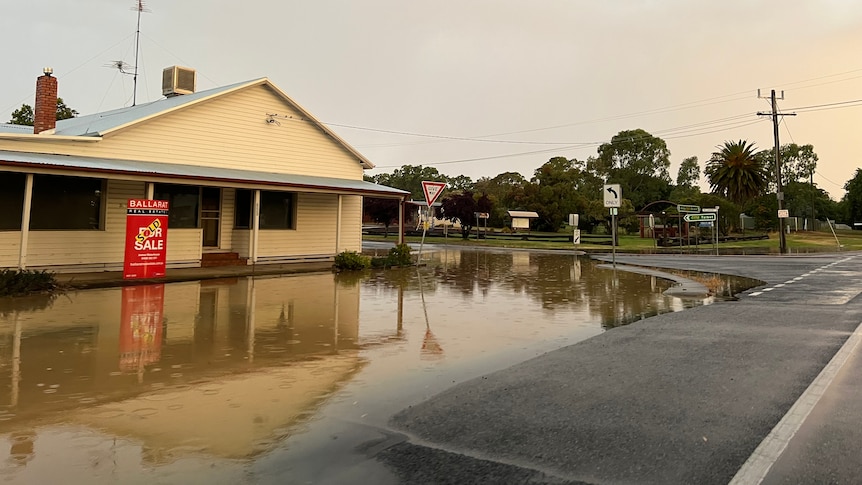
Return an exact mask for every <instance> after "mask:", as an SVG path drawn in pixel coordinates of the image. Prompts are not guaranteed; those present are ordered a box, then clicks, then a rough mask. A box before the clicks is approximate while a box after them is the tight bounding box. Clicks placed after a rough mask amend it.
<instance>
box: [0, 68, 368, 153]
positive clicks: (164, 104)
mask: <svg viewBox="0 0 862 485" xmlns="http://www.w3.org/2000/svg"><path fill="white" fill-rule="evenodd" d="M254 86H267V87H269V88H270V89H272V91H273V92H275V93H276V95H277V96H279V97H281V98H282V99H283V100H284V101H285V102H286V103H287V104H289V105H290V106H292V107H293V108H295V109H296V110H297V111H299V112H300V113H301V114H302V117H303V118H305V119H307V121H310V122H311V123H313V124H314V125H315V126H317V127H318V128H320V130H321V131H323V132H324V133H326V134H327V135H328V136H329V137H331V138H332V139H333V140H335V142H336V143H338V144H339V145H341V146H342V147H343V148H344V149H345V150H347V151H348V152H350V153H351V154H352V155H353V156H354V157H356V159H357V161H358V162H359V163H360V165H362V167H363V168H366V169H368V168H374V164H373V163H371V161H370V160H368V159H367V158H365V156H364V155H362V154H361V153H359V152H358V151H357V150H356V149H355V148H353V147H352V146H350V144H349V143H347V142H346V141H344V139H342V138H341V137H339V136H338V135H336V134H335V132H333V131H332V130H330V129H329V128H328V127H327V126H326V125H324V124H323V123H321V122H320V120H318V119H317V118H315V117H314V115H312V114H311V113H309V112H308V110H306V109H305V108H303V107H302V106H300V105H299V103H297V102H296V101H294V100H293V99H292V98H291V97H290V96H288V95H287V94H285V92H284V91H282V90H281V89H279V88H278V86H276V85H275V84H273V83H272V82H271V81H270V80H269V79H267V78H265V77H263V78H259V79H253V80H251V81H244V82H240V83H235V84H230V85H227V86H222V87H218V88H213V89H208V90H205V91H198V92H196V93H192V94H185V95H182V96H173V97H170V98H163V99H159V100H156V101H152V102H149V103H143V104H138V105H135V106H129V107H126V108H119V109H114V110H111V111H105V112H102V113H95V114H92V115H84V116H78V117H75V118H69V119H65V120H59V121H57V125H56V127H55V128H54V129H53V130H48V131H46V132H44V133H40V135H39V138H33V139H42V140H45V139H50V138H49V137H50V136H58V137H60V136H66V137H84V138H91V137H92V138H96V137H101V136H105V135H107V134H108V133H111V132H113V131H117V130H122V129H124V128H126V127H128V126H131V125H134V124H136V123H140V122H143V121H146V120H148V119H150V118H154V117H157V116H160V115H163V114H167V113H169V112H171V111H174V110H177V109H182V108H185V107H188V106H192V105H194V104H196V103H199V102H202V101H206V100H208V99H211V98H214V97H217V96H221V95H224V94H228V93H231V92H234V91H238V90H241V89H246V88H250V87H254ZM0 133H4V134H9V133H11V134H16V135H17V134H27V133H29V134H32V133H33V129H32V128H30V129H29V130H18V129H16V128H9V129H8V131H7V129H5V128H4V127H3V125H0ZM34 136H35V135H34ZM73 139H74V138H73Z"/></svg>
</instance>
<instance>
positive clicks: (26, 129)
mask: <svg viewBox="0 0 862 485" xmlns="http://www.w3.org/2000/svg"><path fill="white" fill-rule="evenodd" d="M0 133H33V127H32V126H28V125H13V124H11V123H0Z"/></svg>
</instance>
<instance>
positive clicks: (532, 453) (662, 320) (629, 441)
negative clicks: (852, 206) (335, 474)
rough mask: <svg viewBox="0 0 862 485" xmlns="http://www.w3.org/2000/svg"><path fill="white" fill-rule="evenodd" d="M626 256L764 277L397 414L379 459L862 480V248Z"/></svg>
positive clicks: (535, 469) (554, 477)
mask: <svg viewBox="0 0 862 485" xmlns="http://www.w3.org/2000/svg"><path fill="white" fill-rule="evenodd" d="M600 259H605V260H608V261H609V260H610V257H609V255H608V257H607V258H600ZM616 260H617V262H618V263H624V264H631V265H641V266H648V267H662V268H678V269H692V270H699V271H705V272H717V273H724V274H734V275H739V276H747V277H752V278H757V279H759V280H762V281H764V282H765V285H763V286H761V287H758V288H754V289H752V290H749V291H747V292H745V293H744V294H743V295H740V298H739V299H738V301H723V302H717V303H714V304H712V305H708V306H701V307H697V308H694V309H691V310H686V311H684V312H677V313H668V314H664V315H660V316H656V317H652V318H649V319H646V320H644V321H641V322H637V323H635V324H632V325H628V326H624V327H619V328H615V329H612V330H610V331H608V332H605V333H603V334H601V335H599V336H596V337H594V338H591V339H589V340H586V341H583V342H580V343H578V344H575V345H572V346H570V347H567V348H563V349H560V350H557V351H554V352H550V353H548V354H545V355H542V356H540V357H538V358H535V359H532V360H530V361H527V362H524V363H521V364H519V365H516V366H513V367H511V368H509V369H506V370H503V371H500V372H497V373H494V374H491V375H487V376H483V377H481V378H478V379H475V380H472V381H468V382H466V383H463V384H461V385H458V386H456V387H454V388H451V389H449V390H447V391H445V392H443V393H442V394H439V395H437V396H435V397H434V398H432V399H430V400H429V401H426V402H424V403H422V404H420V405H417V406H414V407H412V408H409V409H405V410H403V411H402V412H400V413H399V414H397V415H396V416H395V417H394V418H393V419H392V421H391V423H390V425H391V429H390V430H388V431H387V433H390V436H402V437H401V438H398V439H390V440H389V441H388V443H387V444H386V445H385V446H378V447H377V448H376V449H374V452H373V453H370V454H368V458H369V461H373V462H374V464H375V465H376V466H379V465H380V464H383V465H384V466H385V467H386V468H387V469H388V470H389V472H390V473H391V476H390V479H391V480H394V481H397V482H401V483H458V484H466V483H594V484H604V483H638V484H641V483H661V484H669V483H698V484H710V483H716V484H725V483H729V482H731V481H732V480H736V481H735V482H734V483H758V482H759V481H760V480H761V478H762V476H763V475H765V476H766V478H765V480H764V483H859V482H862V469H860V462H862V460H860V459H859V457H860V456H862V445H860V443H862V439H860V438H862V427H860V425H862V410H860V408H862V407H860V406H858V405H857V403H858V402H859V397H860V394H859V392H860V391H859V389H860V384H862V357H860V355H859V354H860V351H859V350H858V348H857V350H855V351H852V352H851V351H848V350H847V349H848V347H845V350H844V351H842V352H841V353H839V349H841V348H842V345H843V344H844V343H845V342H846V341H848V338H849V337H850V336H851V335H853V334H854V331H856V329H857V327H858V326H859V325H860V322H862V296H860V292H862V253H835V254H822V255H811V256H703V255H698V256H685V255H617V256H616ZM851 341H853V339H851ZM836 354H839V355H845V356H848V357H847V360H846V364H844V365H843V366H841V365H838V364H835V361H833V363H832V364H830V361H832V359H833V357H834V356H836ZM827 364H829V365H827ZM839 364H840V362H839ZM824 368H827V369H833V370H834V371H835V372H833V373H832V374H830V375H828V376H827V378H826V380H824V378H822V377H821V378H818V375H819V374H820V373H821V371H823V370H824ZM827 374H828V373H827ZM833 378H834V380H833ZM815 379H817V380H816V381H815ZM812 382H816V383H817V385H812ZM809 386H812V388H817V389H820V390H821V394H822V398H820V396H819V395H817V394H811V391H808V392H806V389H807V388H809ZM803 393H805V394H803ZM800 396H802V397H803V399H802V400H800ZM812 396H813V397H812ZM798 400H800V402H804V403H808V405H809V406H808V408H805V407H804V406H802V407H800V405H799V404H796V405H794V404H795V403H797V401H798ZM791 407H793V409H794V410H795V411H794V413H791V414H792V415H793V416H795V418H794V419H788V418H785V415H786V414H787V413H788V411H789V410H790V409H791ZM805 409H807V410H805ZM800 410H805V411H804V412H802V411H800ZM793 416H791V417H793ZM782 418H784V420H782ZM779 422H781V423H782V426H780V427H779V428H776V425H778V424H779ZM794 422H795V423H796V424H794ZM788 423H789V424H788ZM791 425H792V426H791ZM794 426H795V427H796V428H798V429H799V430H798V431H796V430H795V428H794ZM773 428H776V429H778V430H779V431H781V432H783V433H784V434H783V435H782V433H781V432H779V433H778V434H776V431H775V430H774V429H773ZM788 430H791V431H792V432H788ZM399 433H401V434H403V435H399ZM781 436H784V438H782V437H781ZM767 438H768V439H767ZM765 439H766V441H764V440H765ZM782 440H783V441H782ZM762 442H763V443H765V445H761V443H762ZM775 443H779V446H777V447H776V445H775ZM759 446H760V448H758V447H759ZM755 450H757V453H756V454H755ZM770 450H771V451H770ZM770 453H772V454H773V455H777V456H778V458H777V459H768V460H767V459H764V458H763V457H765V456H770ZM755 458H757V459H755ZM752 463H753V465H752ZM764 463H765V464H764ZM366 466H367V465H366ZM758 467H759V468H758ZM741 469H742V471H740V470H741ZM357 470H358V469H357ZM738 473H739V475H737V474H738ZM735 476H736V478H735V479H734V477H735ZM352 477H353V478H356V475H352ZM345 480H346V481H351V480H349V479H345Z"/></svg>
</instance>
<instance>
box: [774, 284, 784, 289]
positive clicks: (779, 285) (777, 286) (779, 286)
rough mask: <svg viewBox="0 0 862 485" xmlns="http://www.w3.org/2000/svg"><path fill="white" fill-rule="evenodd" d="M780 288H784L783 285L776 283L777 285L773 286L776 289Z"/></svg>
mask: <svg viewBox="0 0 862 485" xmlns="http://www.w3.org/2000/svg"><path fill="white" fill-rule="evenodd" d="M782 286H784V283H778V284H777V285H775V287H776V288H781V287H782Z"/></svg>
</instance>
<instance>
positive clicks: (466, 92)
mask: <svg viewBox="0 0 862 485" xmlns="http://www.w3.org/2000/svg"><path fill="white" fill-rule="evenodd" d="M3 3H4V5H3V14H2V17H0V32H3V38H4V41H3V44H4V46H3V48H2V51H1V52H2V54H0V58H2V66H3V77H2V81H1V82H0V116H2V118H3V119H2V120H0V121H8V119H9V117H10V114H11V112H12V110H14V109H16V108H17V107H20V106H21V104H22V103H27V104H31V105H32V104H33V95H34V90H35V79H36V77H37V76H39V75H40V74H41V72H42V68H43V67H44V66H51V67H53V69H54V73H55V75H56V77H58V79H59V81H60V86H59V94H60V96H61V97H63V98H64V100H65V101H66V102H67V104H68V105H69V106H71V107H73V108H75V109H77V110H78V111H79V112H80V113H81V114H89V113H94V112H98V111H105V110H108V109H113V108H117V107H121V106H127V105H129V104H131V99H132V79H131V77H130V76H127V75H123V74H120V73H119V72H118V71H117V70H116V69H113V68H111V67H108V66H110V64H111V63H112V62H113V61H117V60H122V61H124V62H126V63H128V64H130V65H133V64H134V62H135V54H134V43H135V42H134V41H135V35H134V34H135V24H136V19H137V14H136V12H135V11H134V7H135V5H136V3H137V2H136V1H135V0H75V1H68V0H66V1H64V0H41V1H33V0H4V2H3ZM145 6H146V7H147V9H148V10H150V12H149V13H144V14H143V16H142V21H141V33H142V35H141V49H140V53H141V54H140V60H139V62H138V64H139V67H140V71H139V72H140V75H139V78H138V85H139V86H138V94H137V98H138V102H139V103H140V102H145V101H152V100H156V99H159V98H160V97H161V89H160V82H161V70H162V68H164V67H167V66H171V65H182V66H187V67H192V68H194V69H196V70H197V72H198V90H204V89H208V88H212V87H217V86H221V85H225V84H230V83H234V82H239V81H246V80H251V79H255V78H259V77H263V76H266V77H268V78H270V80H271V81H272V82H274V83H275V84H276V85H277V86H279V87H280V88H281V89H282V90H284V91H285V92H286V93H287V94H288V95H289V96H291V97H292V98H293V99H294V100H296V101H297V102H298V103H299V104H300V105H302V106H304V107H305V108H306V109H308V110H309V111H310V112H311V113H312V114H314V115H315V116H316V117H317V118H318V119H320V120H321V121H323V122H325V123H327V124H329V126H330V127H331V128H332V129H333V130H334V131H335V132H336V133H338V134H339V135H340V136H342V137H343V138H344V139H345V140H347V141H348V142H349V143H351V144H352V145H353V146H354V147H355V148H357V149H358V150H359V151H360V152H361V153H363V154H364V155H365V156H366V157H367V158H368V159H370V160H371V161H372V162H373V163H375V164H376V165H377V168H376V169H374V170H373V171H370V172H368V173H370V174H375V173H380V172H391V171H392V170H393V169H394V168H397V167H399V166H401V165H403V164H410V165H428V166H434V167H436V168H437V169H438V170H439V171H440V172H441V173H444V174H447V175H453V176H454V175H460V174H463V175H467V176H470V177H471V178H473V179H474V180H475V179H478V178H479V177H482V176H488V177H493V176H494V175H497V174H499V173H502V172H506V171H517V172H520V173H522V174H523V175H524V176H526V177H527V178H529V177H531V176H532V174H533V171H534V170H535V169H536V168H537V167H539V166H540V165H541V164H542V163H544V162H545V161H547V160H548V159H549V158H550V157H553V156H565V157H567V158H577V159H579V160H584V159H586V158H587V157H589V156H591V155H595V154H596V147H597V145H598V144H599V143H602V142H605V141H608V140H609V139H610V138H611V137H612V136H613V135H615V134H616V133H618V132H619V131H622V130H628V129H635V128H642V129H645V130H647V131H649V132H650V133H652V134H654V135H656V136H660V137H662V138H663V139H665V140H666V141H667V144H668V147H669V148H670V150H671V161H672V165H671V176H672V177H673V178H674V179H675V178H676V171H677V167H678V166H679V163H680V162H681V161H682V160H683V159H684V158H686V157H690V156H697V157H698V158H699V160H700V164H701V169H702V168H703V165H704V163H705V162H706V160H707V159H708V158H709V156H710V154H711V153H712V152H713V151H714V149H715V147H716V145H719V144H722V143H723V142H724V141H725V140H738V139H746V140H749V141H752V142H755V143H756V145H757V146H758V147H759V148H770V147H771V146H772V143H773V140H772V125H771V122H770V121H769V120H768V119H766V118H765V117H758V116H757V115H756V113H757V112H758V111H768V110H769V109H770V106H769V103H768V102H767V101H766V100H764V99H758V98H757V89H762V90H763V95H765V96H766V95H768V93H769V90H770V89H776V90H778V91H779V92H780V91H782V90H783V91H784V96H785V99H784V100H783V101H779V107H780V109H781V110H782V111H786V112H792V111H795V112H797V113H798V115H797V116H795V117H785V118H784V121H783V125H782V127H781V130H780V136H781V143H789V142H795V143H798V144H800V145H802V144H813V145H814V148H815V151H816V152H817V154H818V155H819V157H820V161H819V163H818V171H817V173H816V174H815V177H814V182H815V183H816V184H817V185H818V186H819V187H821V188H823V189H825V190H827V191H828V192H830V193H831V194H832V196H833V197H834V198H836V199H838V198H840V197H841V196H842V195H843V193H844V190H843V186H844V183H845V182H846V181H847V180H849V179H850V178H851V177H852V176H853V174H854V173H855V171H856V168H858V167H859V166H860V165H862V143H860V138H862V2H860V1H859V0H794V1H786V0H712V1H708V0H700V1H693V0H521V1H505V0H489V1H480V0H458V1H448V0H435V1H420V0H410V1H404V0H392V1H378V0H352V1H326V0H308V1H288V0H246V1H242V2H240V1H235V0H232V1H227V0H206V1H204V0H183V1H177V0H147V1H146V2H145ZM854 100H860V101H859V102H857V103H855V104H853V103H850V104H839V105H835V106H824V107H818V108H811V109H801V108H804V107H811V106H820V105H826V104H831V103H843V102H847V101H854ZM825 108H829V109H825ZM213 122H221V123H229V122H230V120H213ZM391 132H399V133H402V134H396V133H391ZM408 133H409V134H410V135H408ZM414 135H426V136H414ZM525 153H527V154H525ZM519 154H520V155H519ZM702 185H704V186H705V183H703V184H702Z"/></svg>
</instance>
